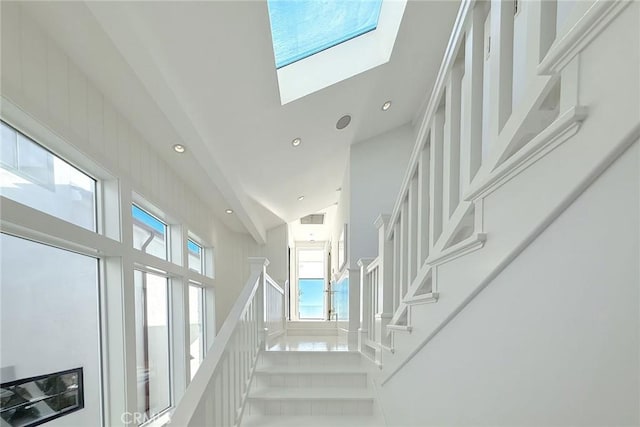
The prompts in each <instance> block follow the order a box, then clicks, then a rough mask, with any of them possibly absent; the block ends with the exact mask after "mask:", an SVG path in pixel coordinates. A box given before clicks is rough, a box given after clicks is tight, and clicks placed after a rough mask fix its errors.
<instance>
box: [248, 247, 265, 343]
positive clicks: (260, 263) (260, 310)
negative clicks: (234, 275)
mask: <svg viewBox="0 0 640 427" xmlns="http://www.w3.org/2000/svg"><path fill="white" fill-rule="evenodd" d="M268 265H269V260H268V259H266V258H264V257H249V268H250V271H251V274H253V273H257V272H260V279H259V280H260V285H259V286H258V290H257V291H256V304H257V307H256V308H257V316H256V321H257V323H258V337H257V338H258V347H260V348H264V346H266V345H267V334H266V330H265V327H266V323H265V313H266V309H265V301H266V299H265V282H266V276H267V266H268Z"/></svg>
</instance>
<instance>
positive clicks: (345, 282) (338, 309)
mask: <svg viewBox="0 0 640 427" xmlns="http://www.w3.org/2000/svg"><path fill="white" fill-rule="evenodd" d="M332 290H333V291H334V292H333V306H334V311H335V313H336V316H337V318H338V319H337V320H349V276H346V277H344V278H343V279H342V280H340V281H339V282H338V283H336V284H335V285H333V289H332Z"/></svg>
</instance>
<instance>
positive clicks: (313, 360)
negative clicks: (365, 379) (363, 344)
mask: <svg viewBox="0 0 640 427" xmlns="http://www.w3.org/2000/svg"><path fill="white" fill-rule="evenodd" d="M361 363H362V356H361V355H360V353H359V352H357V351H263V352H262V353H261V354H260V361H259V364H258V368H259V369H262V368H263V367H266V366H274V365H275V366H282V365H287V366H327V365H329V366H338V365H344V366H359V365H361Z"/></svg>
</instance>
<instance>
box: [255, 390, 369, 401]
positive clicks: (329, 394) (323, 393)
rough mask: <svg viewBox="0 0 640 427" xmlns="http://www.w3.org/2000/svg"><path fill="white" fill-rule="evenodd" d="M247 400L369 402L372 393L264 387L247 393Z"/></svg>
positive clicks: (364, 391) (367, 391)
mask: <svg viewBox="0 0 640 427" xmlns="http://www.w3.org/2000/svg"><path fill="white" fill-rule="evenodd" d="M249 399H263V400H284V399H288V400H340V399H343V400H347V399H351V400H371V399H373V393H372V392H371V390H369V389H360V388H338V387H316V388H309V389H305V390H292V389H290V388H287V387H264V388H260V389H256V390H253V391H251V392H250V393H249Z"/></svg>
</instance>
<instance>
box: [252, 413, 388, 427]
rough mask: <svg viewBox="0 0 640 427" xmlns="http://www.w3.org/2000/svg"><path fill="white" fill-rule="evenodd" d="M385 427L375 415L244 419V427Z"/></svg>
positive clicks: (262, 416)
mask: <svg viewBox="0 0 640 427" xmlns="http://www.w3.org/2000/svg"><path fill="white" fill-rule="evenodd" d="M327 425H331V426H338V427H383V426H385V425H386V424H385V423H384V421H382V420H381V419H380V418H379V417H376V416H373V415H314V416H308V415H307V416H302V415H249V416H246V417H243V419H242V423H241V426H242V427H258V426H260V427H271V426H273V427H280V426H281V427H299V426H305V427H314V426H318V427H326V426H327Z"/></svg>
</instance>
